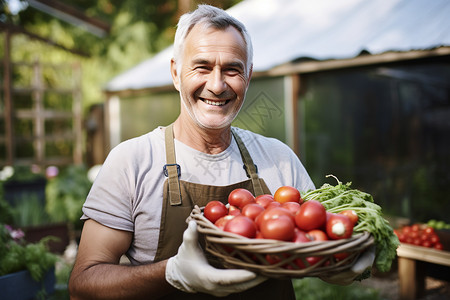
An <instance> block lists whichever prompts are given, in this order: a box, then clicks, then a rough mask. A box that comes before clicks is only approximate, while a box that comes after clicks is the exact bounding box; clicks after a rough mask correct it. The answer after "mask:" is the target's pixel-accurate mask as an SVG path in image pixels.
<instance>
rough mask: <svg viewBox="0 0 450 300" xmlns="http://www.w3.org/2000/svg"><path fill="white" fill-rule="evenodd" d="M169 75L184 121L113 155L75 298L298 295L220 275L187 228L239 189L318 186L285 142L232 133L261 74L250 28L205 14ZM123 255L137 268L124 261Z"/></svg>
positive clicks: (82, 251) (88, 230)
mask: <svg viewBox="0 0 450 300" xmlns="http://www.w3.org/2000/svg"><path fill="white" fill-rule="evenodd" d="M170 68H171V73H172V77H173V83H174V86H175V88H176V89H177V90H178V91H179V92H180V98H181V112H180V115H179V116H178V118H177V120H176V121H175V122H174V123H173V124H171V125H170V126H168V127H158V128H156V129H155V130H153V131H152V132H150V133H148V134H146V135H143V136H141V137H137V138H134V139H131V140H129V141H126V142H124V143H122V144H120V145H119V146H117V147H116V148H114V149H113V150H112V151H111V153H110V154H109V156H108V158H107V159H106V161H105V163H104V165H103V167H102V170H101V171H100V173H99V175H98V176H97V179H96V181H95V182H94V184H93V187H92V189H91V191H90V193H89V196H88V198H87V200H86V203H85V205H84V207H83V213H84V215H83V219H85V220H86V221H85V225H84V228H83V233H82V236H81V241H80V245H79V250H78V255H77V260H76V262H75V265H74V269H73V272H72V274H71V278H70V283H69V290H70V293H71V296H72V298H73V299H137V298H142V299H150V298H151V299H156V298H160V297H165V298H167V299H190V298H192V299H212V298H214V297H215V296H220V297H223V296H227V295H228V296H227V297H226V298H225V299H237V298H236V297H241V298H242V297H244V298H248V299H254V298H256V297H259V299H266V298H267V299H295V296H294V293H293V289H292V284H291V282H290V281H289V280H273V279H266V278H263V277H261V276H257V275H256V274H254V273H252V272H250V271H246V270H224V269H216V268H214V267H212V266H211V265H210V264H209V263H208V261H207V260H206V258H205V256H204V253H203V251H202V250H201V248H200V247H199V245H198V243H197V230H196V225H195V222H190V223H189V226H188V224H186V222H185V220H186V217H187V216H188V215H189V213H190V211H191V210H192V207H193V205H195V204H197V205H199V206H203V205H205V204H206V203H207V202H208V201H211V200H222V201H223V200H226V198H227V195H228V193H229V192H231V190H233V189H235V188H238V187H244V188H247V189H249V190H251V191H252V192H253V193H254V194H256V195H257V194H263V193H274V192H275V190H276V189H277V188H278V187H280V186H283V185H291V186H295V187H297V188H298V189H299V190H301V191H307V190H310V189H313V188H314V185H313V183H312V181H311V179H310V177H309V176H308V174H307V172H306V171H305V169H304V167H303V166H302V164H301V162H300V161H299V160H298V158H297V157H296V156H295V154H294V153H293V152H292V151H291V150H290V149H289V148H288V147H287V146H286V145H284V144H283V143H281V142H279V141H277V140H275V139H269V138H265V137H262V136H260V135H257V134H254V133H251V132H249V131H246V130H242V129H238V128H231V122H232V121H233V120H234V118H235V117H236V115H237V114H238V112H239V110H240V108H241V107H242V104H243V102H244V98H245V93H246V91H247V88H248V85H249V82H250V78H251V73H252V45H251V40H250V37H249V36H248V34H247V31H246V29H245V27H244V26H243V25H242V24H241V23H240V22H239V21H237V20H235V19H234V18H232V17H230V16H229V15H228V14H227V13H225V12H224V11H223V10H220V9H217V8H214V7H212V6H207V5H201V6H199V8H198V9H197V10H196V11H194V12H193V13H191V14H186V15H184V16H182V17H181V19H180V21H179V24H178V29H177V32H176V35H175V42H174V58H173V59H172V60H171V65H170ZM243 166H244V167H243ZM263 178H264V179H266V180H267V181H264V180H263ZM186 228H187V229H186ZM183 232H184V238H183ZM180 244H181V246H180ZM123 254H126V255H127V256H128V258H129V259H130V261H131V265H120V264H119V260H120V258H121V256H122V255H123ZM353 275H354V274H353ZM347 277H348V275H347ZM241 298H239V299H241Z"/></svg>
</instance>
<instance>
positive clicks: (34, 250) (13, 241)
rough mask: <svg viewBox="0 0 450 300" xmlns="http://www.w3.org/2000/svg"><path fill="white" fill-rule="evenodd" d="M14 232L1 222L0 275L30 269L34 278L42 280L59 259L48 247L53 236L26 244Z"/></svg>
mask: <svg viewBox="0 0 450 300" xmlns="http://www.w3.org/2000/svg"><path fill="white" fill-rule="evenodd" d="M12 232H13V231H12V229H11V228H10V227H8V226H5V225H3V224H1V223H0V276H2V275H6V274H10V273H14V272H18V271H22V270H28V271H29V272H30V275H31V277H32V278H33V279H34V280H36V281H41V280H42V278H43V276H44V275H45V273H46V272H47V271H48V270H50V269H51V268H52V267H54V266H55V263H56V261H57V256H56V255H54V254H52V253H51V252H50V251H49V250H48V248H47V242H48V241H49V240H50V239H51V237H46V238H43V239H42V240H40V241H39V242H38V243H30V244H26V243H25V242H24V241H23V240H22V239H21V238H15V237H13V236H12V235H11V233H12Z"/></svg>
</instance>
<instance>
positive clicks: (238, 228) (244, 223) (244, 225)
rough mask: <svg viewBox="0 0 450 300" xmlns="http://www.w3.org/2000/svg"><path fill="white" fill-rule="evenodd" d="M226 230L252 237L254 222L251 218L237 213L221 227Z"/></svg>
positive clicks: (253, 235) (254, 232) (254, 231)
mask: <svg viewBox="0 0 450 300" xmlns="http://www.w3.org/2000/svg"><path fill="white" fill-rule="evenodd" d="M223 230H224V231H227V232H232V233H236V234H239V235H242V236H245V237H247V238H251V239H252V238H254V237H255V236H256V224H255V222H253V220H252V219H250V218H248V217H246V216H243V215H238V216H235V217H234V218H233V219H231V220H229V221H228V222H227V224H225V227H224V229H223Z"/></svg>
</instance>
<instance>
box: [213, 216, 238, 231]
mask: <svg viewBox="0 0 450 300" xmlns="http://www.w3.org/2000/svg"><path fill="white" fill-rule="evenodd" d="M234 217H235V216H233V215H226V216H223V217H222V218H220V219H218V220H217V221H216V222H215V223H214V225H216V226H217V227H219V228H220V229H222V230H223V229H224V228H225V224H227V222H228V221H229V220H231V219H233V218H234Z"/></svg>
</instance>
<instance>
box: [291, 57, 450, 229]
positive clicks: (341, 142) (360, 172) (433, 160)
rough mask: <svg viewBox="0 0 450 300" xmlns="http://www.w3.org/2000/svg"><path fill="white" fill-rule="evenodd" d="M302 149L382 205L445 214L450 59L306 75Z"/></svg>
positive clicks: (400, 211)
mask: <svg viewBox="0 0 450 300" xmlns="http://www.w3.org/2000/svg"><path fill="white" fill-rule="evenodd" d="M304 79H305V80H304V81H303V82H302V84H306V86H307V91H306V94H305V95H304V96H303V97H302V98H301V100H300V104H299V108H300V118H302V120H301V122H299V123H300V124H301V126H302V127H301V128H300V132H301V133H302V135H301V136H300V140H301V149H302V151H301V154H302V156H303V157H305V158H306V159H305V165H306V167H307V169H308V171H309V172H310V174H311V175H312V177H313V180H314V182H315V183H316V185H317V186H320V185H321V184H323V183H324V182H332V181H330V180H328V179H327V180H326V179H325V175H327V174H334V175H336V176H337V177H338V178H339V179H340V181H342V182H349V181H352V182H353V184H352V186H353V187H355V188H359V189H362V190H365V191H367V192H369V193H371V194H372V195H373V196H374V198H375V201H376V202H378V203H379V204H380V205H382V207H383V209H384V210H385V212H387V213H389V214H395V215H400V216H405V217H409V218H411V219H413V220H418V221H427V220H429V219H432V218H435V219H441V220H447V222H448V221H450V219H449V216H448V210H449V209H450V198H449V197H448V195H449V193H450V176H449V175H448V170H450V62H449V59H448V58H444V59H441V61H439V62H433V61H428V62H423V63H415V64H409V65H406V64H405V65H400V64H397V65H389V66H385V67H373V68H365V69H357V70H356V69H354V70H341V71H336V72H326V73H320V74H319V73H318V74H311V75H308V76H305V77H304Z"/></svg>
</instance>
